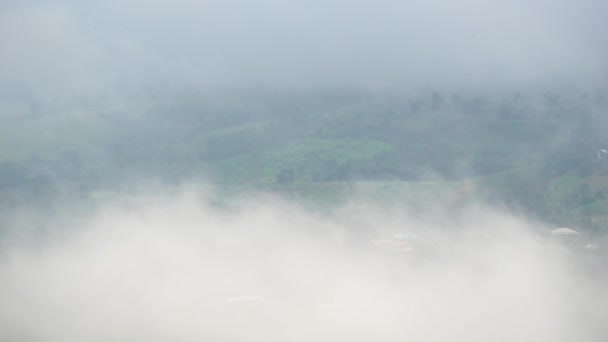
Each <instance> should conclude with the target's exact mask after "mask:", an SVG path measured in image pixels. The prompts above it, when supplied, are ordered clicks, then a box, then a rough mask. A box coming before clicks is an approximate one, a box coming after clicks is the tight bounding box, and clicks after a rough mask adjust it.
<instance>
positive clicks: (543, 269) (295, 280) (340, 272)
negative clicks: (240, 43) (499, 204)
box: [0, 191, 608, 342]
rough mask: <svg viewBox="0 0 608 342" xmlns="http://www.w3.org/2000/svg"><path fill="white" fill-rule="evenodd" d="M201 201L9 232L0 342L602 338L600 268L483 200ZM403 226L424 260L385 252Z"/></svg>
mask: <svg viewBox="0 0 608 342" xmlns="http://www.w3.org/2000/svg"><path fill="white" fill-rule="evenodd" d="M252 198H254V197H252ZM209 199H210V197H208V196H207V195H204V194H203V195H202V194H201V192H197V191H187V192H180V193H179V194H175V193H174V194H164V195H159V194H156V195H154V196H149V195H145V196H139V197H124V196H123V197H121V199H120V201H117V200H112V201H103V202H104V203H102V204H101V205H100V206H99V208H98V210H95V213H94V214H92V215H87V216H86V218H85V219H78V220H73V221H72V222H71V223H70V224H66V223H65V220H60V219H59V217H60V216H59V215H57V217H55V218H53V217H49V218H47V223H49V222H50V224H49V225H50V226H52V225H53V224H52V222H53V221H57V224H56V227H54V229H51V230H50V232H51V233H50V234H47V237H46V238H40V237H36V238H32V237H27V236H26V235H24V234H13V235H10V234H9V235H8V236H12V238H9V237H8V236H7V237H5V238H4V239H3V243H2V245H3V248H2V254H1V256H0V279H1V280H2V281H1V282H0V301H1V302H2V306H0V339H2V340H6V341H50V342H52V341H66V340H86V341H123V340H124V341H175V340H179V341H200V340H215V341H243V340H247V341H285V340H290V341H310V340H316V341H336V340H352V341H378V340H381V341H393V340H394V341H397V340H400V341H401V340H404V339H407V340H414V341H488V340H492V341H551V342H559V341H602V340H605V338H606V336H608V335H607V334H608V331H606V328H605V325H604V324H603V318H605V317H606V313H607V312H606V309H605V308H604V307H603V306H602V305H601V303H604V302H605V301H606V299H608V298H607V296H608V293H607V292H606V287H605V285H606V284H605V282H604V280H602V277H605V275H604V274H602V273H601V272H598V271H597V270H593V271H590V269H588V266H589V265H588V264H586V263H581V262H580V261H579V260H578V259H577V257H575V256H574V255H572V254H570V253H568V252H566V251H564V250H555V249H550V248H547V247H546V246H545V247H543V244H542V243H541V242H539V241H540V240H538V237H537V234H538V232H542V229H540V230H539V229H538V227H535V226H534V225H533V224H531V223H528V222H526V221H524V220H522V219H518V218H516V217H513V216H512V215H509V214H507V213H504V212H500V211H497V210H493V209H490V208H485V207H484V208H482V207H477V208H471V209H469V210H466V211H465V212H464V213H462V215H460V216H459V217H458V218H456V219H454V218H452V219H447V217H446V218H445V219H438V218H437V217H438V216H437V213H435V214H434V215H433V216H434V218H433V219H428V218H427V219H423V218H417V219H415V218H413V217H412V215H411V214H408V213H407V211H405V210H404V211H396V210H394V209H393V210H391V211H387V210H385V209H382V208H379V207H374V206H373V205H371V204H367V205H361V204H358V205H354V204H353V205H351V206H345V207H343V208H342V209H337V210H336V211H335V212H333V213H332V214H319V213H312V212H309V211H307V210H304V209H302V208H300V207H298V206H297V205H295V204H290V203H287V202H284V201H281V200H278V199H273V198H268V197H265V196H260V197H258V198H255V200H243V201H241V202H239V203H238V204H234V203H232V204H231V205H228V206H226V205H220V206H218V205H217V204H212V203H213V202H212V201H211V202H210V201H209ZM210 203H211V204H210ZM68 221H69V220H68ZM61 222H63V223H61ZM20 224H21V225H24V223H20ZM61 224H65V226H60V225H61ZM13 228H21V229H15V230H14V231H16V232H19V231H23V229H25V228H27V227H13ZM402 232H407V233H412V234H416V236H418V239H420V241H424V244H422V245H424V246H426V252H425V253H420V251H416V250H415V253H412V252H405V253H398V252H395V251H393V250H391V249H390V248H389V249H386V248H381V247H379V245H378V243H377V241H378V239H382V238H386V237H390V236H392V235H393V234H394V233H402ZM422 245H421V246H422Z"/></svg>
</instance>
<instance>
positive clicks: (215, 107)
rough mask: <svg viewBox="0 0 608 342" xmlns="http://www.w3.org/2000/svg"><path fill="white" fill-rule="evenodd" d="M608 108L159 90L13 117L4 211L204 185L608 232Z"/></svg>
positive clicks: (559, 101) (385, 95)
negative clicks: (79, 197) (466, 208)
mask: <svg viewBox="0 0 608 342" xmlns="http://www.w3.org/2000/svg"><path fill="white" fill-rule="evenodd" d="M607 97H608V95H607V94H606V91H602V90H597V91H593V92H590V93H587V92H582V91H577V90H573V89H567V90H560V91H553V92H539V91H533V90H528V91H526V92H520V91H505V90H503V91H498V90H496V91H489V90H487V91H484V92H481V91H471V92H461V93H456V92H445V91H444V92H440V91H429V92H405V91H404V92H398V91H361V90H349V89H327V90H318V91H308V90H282V91H274V90H267V89H261V90H260V89H258V90H247V91H245V90H243V91H215V92H197V91H195V90H188V91H177V90H170V89H163V90H162V91H161V90H158V89H157V90H149V93H147V94H141V95H140V96H138V97H135V98H134V99H133V100H132V101H131V102H128V105H122V106H103V105H99V106H98V103H95V102H94V103H95V105H84V104H82V103H80V104H72V103H66V104H62V103H55V104H53V105H52V106H50V105H38V106H36V107H37V108H47V111H48V113H41V112H40V111H39V112H37V113H34V114H32V115H31V116H29V117H15V116H11V115H10V113H3V114H5V115H4V116H1V117H0V118H1V119H0V122H1V125H0V134H1V136H2V139H1V140H0V194H1V197H0V199H2V201H3V202H4V203H7V202H11V201H14V200H15V198H32V197H33V198H36V199H39V198H52V197H53V196H54V194H56V193H57V192H58V191H63V190H64V189H66V188H67V189H72V190H73V189H76V190H77V192H80V193H82V194H86V193H87V192H90V191H93V190H95V189H102V188H108V187H122V186H126V185H128V184H129V183H131V182H133V181H135V180H140V179H142V178H154V179H161V180H163V181H168V182H181V181H184V180H192V179H201V178H202V179H210V180H211V181H213V182H214V183H216V184H219V185H221V186H223V187H225V188H226V189H231V190H230V191H239V190H238V189H252V188H253V189H258V190H264V191H278V192H281V193H283V194H284V195H285V196H291V197H293V198H296V199H299V200H302V201H309V202H316V203H341V202H342V201H344V200H346V199H347V198H349V197H350V196H352V195H353V194H357V195H358V196H363V197H367V198H374V199H376V200H381V201H384V202H386V203H392V204H399V203H405V202H407V203H409V204H410V205H413V206H415V205H416V203H418V204H426V203H428V202H434V201H439V202H441V203H444V204H447V205H459V203H462V202H466V201H469V200H471V199H483V200H487V201H490V202H495V203H497V204H500V205H506V206H508V207H511V208H513V209H515V210H519V211H521V212H523V213H525V214H528V215H534V216H537V217H539V218H541V219H544V220H547V221H549V222H553V223H555V224H568V225H570V224H571V225H576V226H578V227H581V228H587V229H590V230H595V231H597V232H602V231H603V232H608V228H606V227H608V155H606V154H604V153H602V152H600V150H601V149H603V148H608V136H606V135H605V134H604V132H605V131H606V128H608V116H606V115H605V113H606V110H607V109H608V101H607ZM227 191H228V190H227ZM32 194H34V196H32Z"/></svg>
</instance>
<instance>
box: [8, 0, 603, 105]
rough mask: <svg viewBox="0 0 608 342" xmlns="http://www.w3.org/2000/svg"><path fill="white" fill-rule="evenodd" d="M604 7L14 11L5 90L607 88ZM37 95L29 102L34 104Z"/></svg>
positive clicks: (21, 6) (271, 0) (368, 5)
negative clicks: (164, 86) (162, 86)
mask: <svg viewBox="0 0 608 342" xmlns="http://www.w3.org/2000/svg"><path fill="white" fill-rule="evenodd" d="M607 10H608V8H606V4H605V2H604V1H597V0H585V1H578V2H576V3H573V2H570V1H557V2H556V1H541V0H538V1H475V0H461V1H405V2H404V1H392V0H382V1H374V2H371V1H355V2H352V1H351V2H345V1H340V0H331V1H316V0H315V1H307V2H301V1H278V0H262V1H189V0H179V1H171V2H168V1H153V2H150V1H145V2H144V1H138V0H129V1H123V2H121V3H120V4H105V3H101V2H98V1H70V0H63V1H61V0H46V1H42V0H40V1H19V2H16V1H9V2H6V1H5V2H3V5H2V6H1V7H0V11H1V12H0V19H1V20H0V22H1V24H0V46H1V47H2V50H3V53H2V55H1V57H0V62H1V63H2V65H3V68H2V72H1V74H0V76H1V77H0V79H1V80H2V82H1V83H2V87H3V88H5V89H6V90H7V91H6V92H7V93H8V94H10V93H14V94H15V95H14V96H17V97H20V96H34V97H40V98H44V99H53V98H59V99H62V98H65V97H70V96H80V97H83V96H84V97H87V96H89V97H92V96H94V95H95V96H97V97H99V96H105V98H107V99H111V98H112V97H115V96H118V95H120V94H124V92H129V91H133V90H134V89H135V90H137V89H140V88H141V87H144V86H147V85H150V84H153V85H154V84H169V85H180V84H193V85H196V86H198V87H211V88H217V87H228V88H233V87H260V86H261V87H274V88H277V87H278V88H280V87H306V88H315V87H336V86H347V87H352V86H356V87H364V88H365V87H368V88H369V87H372V88H377V87H395V86H398V87H414V88H419V87H437V86H446V87H450V88H455V87H458V88H462V87H482V88H483V87H486V86H488V85H490V86H500V85H503V86H504V85H512V86H522V85H523V86H526V85H531V84H532V85H542V86H547V85H556V84H557V85H570V84H577V85H579V86H582V87H588V86H594V85H597V84H601V85H603V84H604V83H605V82H604V80H605V77H606V75H607V69H606V64H605V60H606V57H607V54H606V48H605V46H606V37H607V36H608V32H606V28H605V25H603V16H602V13H605V12H606V11H607ZM28 94H29V95H28Z"/></svg>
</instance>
